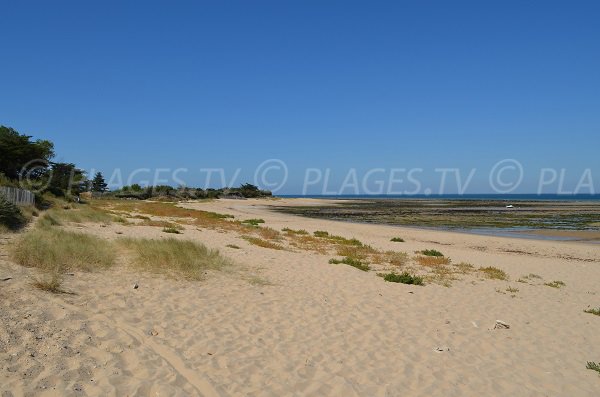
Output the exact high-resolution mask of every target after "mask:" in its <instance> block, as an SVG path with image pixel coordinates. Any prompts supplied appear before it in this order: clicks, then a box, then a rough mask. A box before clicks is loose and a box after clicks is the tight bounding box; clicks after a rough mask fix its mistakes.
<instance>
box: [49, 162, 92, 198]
mask: <svg viewBox="0 0 600 397" xmlns="http://www.w3.org/2000/svg"><path fill="white" fill-rule="evenodd" d="M48 177H49V178H50V181H49V183H48V189H47V190H48V191H50V193H52V194H54V195H55V196H68V195H73V196H76V195H78V194H79V193H81V192H83V191H85V188H86V185H87V179H86V177H85V172H84V171H82V170H80V169H79V168H77V167H75V164H71V163H52V169H51V170H50V172H49V174H48Z"/></svg>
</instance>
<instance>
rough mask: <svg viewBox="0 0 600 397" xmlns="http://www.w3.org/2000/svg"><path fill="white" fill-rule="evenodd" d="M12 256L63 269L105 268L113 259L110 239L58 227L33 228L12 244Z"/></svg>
mask: <svg viewBox="0 0 600 397" xmlns="http://www.w3.org/2000/svg"><path fill="white" fill-rule="evenodd" d="M12 257H13V259H14V260H15V262H16V263H18V264H20V265H22V266H26V267H37V268H40V269H42V270H46V271H57V272H59V273H62V272H64V271H66V270H82V271H94V270H100V269H106V268H108V267H110V266H112V265H113V263H114V261H115V253H114V249H113V247H112V245H111V243H110V242H108V241H106V240H103V239H101V238H98V237H95V236H92V235H88V234H82V233H76V232H71V231H66V230H61V229H59V228H35V229H33V230H31V231H29V232H27V233H26V234H24V235H23V236H22V237H21V238H20V239H19V240H18V241H17V242H16V244H15V246H14V248H13V251H12Z"/></svg>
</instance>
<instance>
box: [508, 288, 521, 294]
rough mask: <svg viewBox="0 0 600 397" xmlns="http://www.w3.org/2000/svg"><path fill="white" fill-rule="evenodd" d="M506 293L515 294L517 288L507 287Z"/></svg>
mask: <svg viewBox="0 0 600 397" xmlns="http://www.w3.org/2000/svg"><path fill="white" fill-rule="evenodd" d="M506 292H510V293H515V292H519V289H518V288H513V287H508V288H507V289H506Z"/></svg>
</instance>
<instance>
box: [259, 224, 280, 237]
mask: <svg viewBox="0 0 600 397" xmlns="http://www.w3.org/2000/svg"><path fill="white" fill-rule="evenodd" d="M258 234H259V235H260V237H262V238H264V239H265V240H280V239H281V233H279V232H278V231H277V230H275V229H273V228H270V227H261V228H260V229H259V230H258Z"/></svg>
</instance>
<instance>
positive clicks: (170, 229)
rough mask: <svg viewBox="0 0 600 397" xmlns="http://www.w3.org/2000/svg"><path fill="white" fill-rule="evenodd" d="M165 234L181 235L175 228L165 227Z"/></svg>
mask: <svg viewBox="0 0 600 397" xmlns="http://www.w3.org/2000/svg"><path fill="white" fill-rule="evenodd" d="M162 231H163V232H164V233H173V234H181V232H180V231H179V230H177V229H175V228H174V227H165V228H163V230H162Z"/></svg>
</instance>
